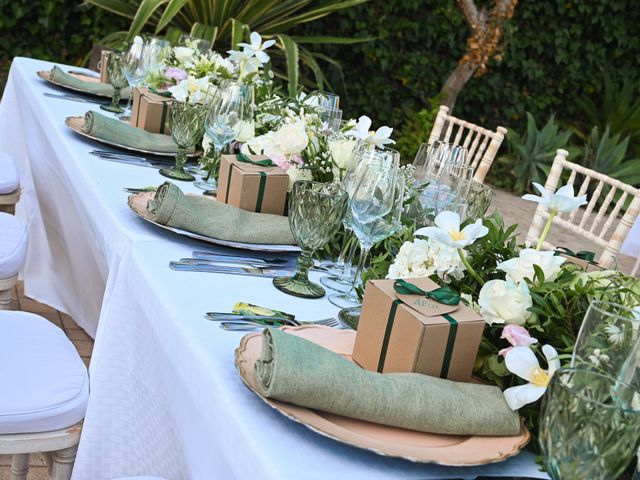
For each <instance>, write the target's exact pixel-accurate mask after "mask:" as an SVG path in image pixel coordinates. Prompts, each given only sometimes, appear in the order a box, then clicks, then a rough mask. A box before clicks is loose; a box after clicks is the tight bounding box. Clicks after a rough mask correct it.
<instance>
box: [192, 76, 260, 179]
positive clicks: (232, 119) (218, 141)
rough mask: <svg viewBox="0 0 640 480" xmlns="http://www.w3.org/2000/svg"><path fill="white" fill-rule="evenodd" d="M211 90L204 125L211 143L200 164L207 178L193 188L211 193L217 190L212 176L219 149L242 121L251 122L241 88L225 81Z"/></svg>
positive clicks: (234, 135)
mask: <svg viewBox="0 0 640 480" xmlns="http://www.w3.org/2000/svg"><path fill="white" fill-rule="evenodd" d="M210 88H211V87H210ZM213 89H214V92H213V94H212V95H211V102H210V105H209V111H208V113H207V117H206V119H205V124H204V128H205V130H206V132H207V136H208V137H209V138H210V139H211V142H212V143H213V154H212V157H211V158H210V159H208V161H207V164H206V165H203V168H204V169H206V170H207V172H208V174H207V177H206V178H203V179H202V180H199V181H197V182H195V183H194V185H195V186H196V187H198V188H201V189H202V190H214V191H215V190H217V187H218V184H217V181H216V177H217V176H218V170H219V168H220V155H221V154H222V150H223V149H224V147H225V146H226V145H228V144H229V143H231V142H232V141H233V140H234V139H235V138H236V137H237V136H238V134H239V133H240V132H241V130H242V128H243V122H244V121H245V119H247V121H253V115H252V112H251V111H250V110H249V111H248V110H247V108H250V105H248V104H247V103H246V102H245V97H244V95H243V92H242V88H241V85H239V84H237V83H233V82H228V83H225V84H223V85H221V86H219V87H217V88H215V87H213Z"/></svg>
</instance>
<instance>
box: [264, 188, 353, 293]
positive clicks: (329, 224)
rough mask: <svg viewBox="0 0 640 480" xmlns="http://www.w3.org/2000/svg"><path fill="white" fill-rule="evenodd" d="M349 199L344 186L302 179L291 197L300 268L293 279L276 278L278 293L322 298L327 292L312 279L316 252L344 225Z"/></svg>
mask: <svg viewBox="0 0 640 480" xmlns="http://www.w3.org/2000/svg"><path fill="white" fill-rule="evenodd" d="M348 200H349V196H348V195H347V192H345V191H344V190H343V189H342V188H341V187H340V185H338V184H335V183H320V182H313V181H306V180H299V181H297V182H295V183H294V184H293V188H292V189H291V193H290V196H289V226H290V227H291V233H292V234H293V238H294V239H295V240H296V242H297V243H298V245H299V246H300V247H301V248H302V253H300V256H299V257H298V269H297V271H296V273H295V274H294V275H293V276H291V277H276V278H274V279H273V284H274V285H275V287H276V288H277V289H278V290H281V291H283V292H285V293H288V294H289V295H293V296H295V297H302V298H320V297H323V296H324V295H325V290H324V288H322V287H321V286H320V285H318V284H317V283H313V282H312V281H310V280H309V275H308V273H309V268H310V267H312V266H313V260H312V256H313V252H315V251H316V250H318V249H319V248H322V247H323V246H324V245H325V244H326V243H327V242H328V241H329V240H330V239H331V237H332V236H333V235H335V233H336V231H337V230H338V228H339V226H340V222H342V217H343V216H344V213H345V210H346V208H347V201H348Z"/></svg>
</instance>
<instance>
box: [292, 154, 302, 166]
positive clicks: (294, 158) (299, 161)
mask: <svg viewBox="0 0 640 480" xmlns="http://www.w3.org/2000/svg"><path fill="white" fill-rule="evenodd" d="M291 161H292V162H294V163H297V164H298V165H300V166H302V165H304V160H303V159H302V157H301V156H300V155H298V154H295V155H291Z"/></svg>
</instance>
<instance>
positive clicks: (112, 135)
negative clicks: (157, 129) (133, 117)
mask: <svg viewBox="0 0 640 480" xmlns="http://www.w3.org/2000/svg"><path fill="white" fill-rule="evenodd" d="M82 130H83V131H84V132H85V133H88V134H89V135H91V136H94V137H96V138H101V139H103V140H108V141H110V142H114V143H117V144H119V145H124V146H128V147H135V148H138V149H141V150H148V151H151V152H163V153H175V152H177V151H178V146H177V145H176V144H175V142H174V141H173V140H172V139H171V135H163V134H161V133H151V132H147V131H146V130H143V129H142V128H138V127H134V126H132V125H130V124H129V123H128V122H123V121H122V120H118V119H116V118H110V117H105V116H104V115H101V114H99V113H98V112H87V113H85V115H84V125H83V126H82Z"/></svg>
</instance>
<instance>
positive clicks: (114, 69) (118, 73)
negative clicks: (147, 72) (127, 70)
mask: <svg viewBox="0 0 640 480" xmlns="http://www.w3.org/2000/svg"><path fill="white" fill-rule="evenodd" d="M107 58H108V60H107V72H109V83H110V84H111V86H112V87H113V96H112V97H111V103H110V104H109V105H100V108H101V109H102V110H106V111H107V112H112V113H122V112H123V110H122V107H121V106H120V91H121V90H122V89H123V88H125V87H126V86H127V84H128V82H127V77H125V76H124V71H123V63H124V57H123V55H122V53H118V52H109V56H108V57H107Z"/></svg>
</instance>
